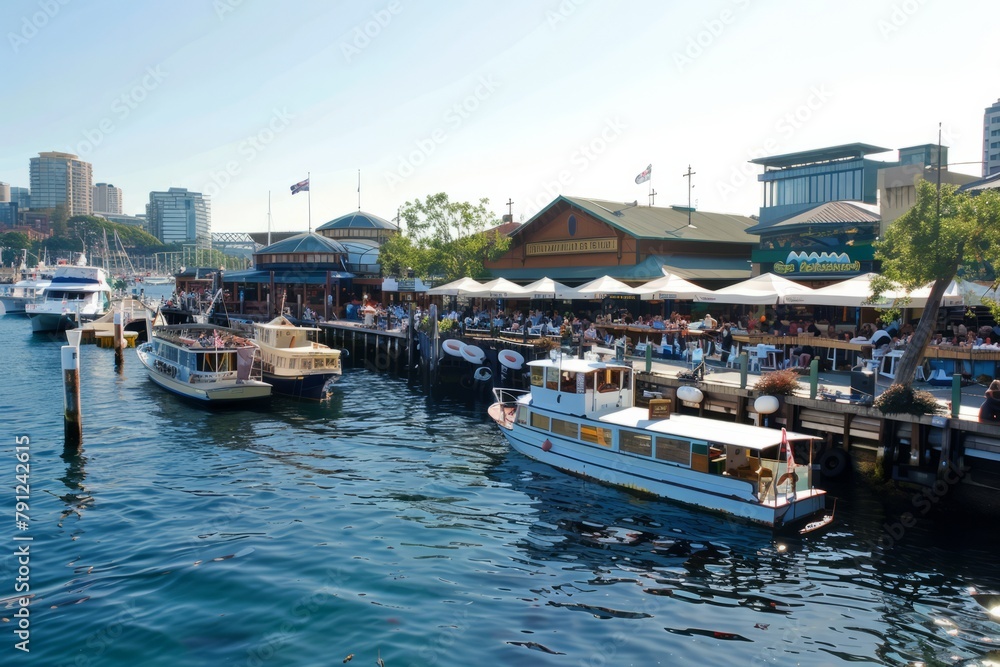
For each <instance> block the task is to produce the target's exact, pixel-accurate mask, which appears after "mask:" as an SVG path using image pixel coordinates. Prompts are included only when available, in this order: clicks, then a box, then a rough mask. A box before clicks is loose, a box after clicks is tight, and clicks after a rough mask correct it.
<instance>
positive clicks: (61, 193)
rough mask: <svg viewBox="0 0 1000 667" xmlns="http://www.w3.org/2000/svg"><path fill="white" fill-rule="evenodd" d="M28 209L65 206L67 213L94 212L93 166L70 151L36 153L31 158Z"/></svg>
mask: <svg viewBox="0 0 1000 667" xmlns="http://www.w3.org/2000/svg"><path fill="white" fill-rule="evenodd" d="M30 183H31V208H33V209H36V210H39V209H52V208H55V207H57V206H65V207H66V215H67V216H69V217H72V216H74V215H89V214H90V213H92V212H93V199H92V198H93V185H94V183H93V167H92V166H91V164H90V163H89V162H84V161H83V160H81V159H80V158H79V157H77V156H76V155H73V154H71V153H57V152H54V151H53V152H47V153H39V154H38V157H33V158H31V161H30Z"/></svg>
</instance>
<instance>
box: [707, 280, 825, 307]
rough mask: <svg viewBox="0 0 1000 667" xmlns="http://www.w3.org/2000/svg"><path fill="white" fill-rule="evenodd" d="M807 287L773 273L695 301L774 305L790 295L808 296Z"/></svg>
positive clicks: (725, 288) (724, 288)
mask: <svg viewBox="0 0 1000 667" xmlns="http://www.w3.org/2000/svg"><path fill="white" fill-rule="evenodd" d="M810 292H812V290H811V289H809V288H808V287H803V286H802V285H799V284H798V283H794V282H792V281H791V280H789V279H788V278H782V277H781V276H779V275H776V274H774V273H763V274H761V275H759V276H755V277H753V278H748V279H747V280H744V281H742V282H738V283H736V284H735V285H730V286H729V287H723V288H722V289H718V290H715V292H713V293H712V294H707V295H704V296H698V297H696V298H695V300H696V301H705V302H709V303H742V304H748V305H749V304H774V303H777V302H778V300H779V299H781V300H783V299H784V298H785V297H786V296H788V295H791V294H799V295H801V294H809V293H810Z"/></svg>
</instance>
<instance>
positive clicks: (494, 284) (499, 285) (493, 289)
mask: <svg viewBox="0 0 1000 667" xmlns="http://www.w3.org/2000/svg"><path fill="white" fill-rule="evenodd" d="M524 294H525V292H524V288H523V287H521V286H520V285H518V284H517V283H512V282H511V281H509V280H507V279H506V278H494V279H493V280H491V281H489V282H486V283H483V284H482V285H481V286H480V288H479V289H478V290H475V289H474V290H470V291H469V293H468V295H467V296H481V297H493V298H497V299H507V298H517V297H519V296H524Z"/></svg>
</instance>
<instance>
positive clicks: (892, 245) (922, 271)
mask: <svg viewBox="0 0 1000 667" xmlns="http://www.w3.org/2000/svg"><path fill="white" fill-rule="evenodd" d="M876 258H877V259H880V260H881V261H882V273H881V275H880V276H879V278H877V279H876V280H873V281H872V292H873V294H872V296H873V298H875V299H878V298H879V297H881V295H882V294H883V293H885V292H886V291H887V290H888V289H890V288H891V287H892V286H893V284H894V283H895V284H898V285H901V286H902V287H903V288H904V289H905V290H906V291H907V292H909V291H912V290H914V289H916V288H918V287H922V286H924V285H926V284H928V283H933V286H932V287H931V293H930V296H929V297H928V299H927V306H926V307H925V308H924V312H923V314H922V315H921V316H920V321H919V322H918V323H917V326H916V328H915V329H914V331H913V337H912V339H911V341H910V344H909V345H907V347H906V351H905V352H904V353H903V356H902V357H901V358H900V360H899V364H898V365H897V366H896V376H895V380H894V381H893V383H894V384H899V385H904V386H907V387H908V386H910V385H912V384H913V378H914V376H915V375H916V370H917V366H919V365H920V364H921V363H922V361H923V358H924V350H925V349H926V347H927V342H928V341H929V340H930V337H931V335H932V334H933V333H934V327H935V326H936V324H937V319H938V313H939V311H940V309H941V297H942V296H943V295H944V292H945V290H946V289H947V288H948V285H949V284H950V283H951V281H952V280H953V279H954V278H955V276H956V275H958V269H959V267H961V266H966V265H986V266H989V267H992V268H993V269H994V270H995V269H997V268H1000V193H997V192H996V191H987V192H984V193H982V194H980V195H978V196H970V195H968V194H966V193H960V192H957V191H956V188H955V187H954V186H947V185H946V186H942V187H941V188H940V191H939V190H938V189H937V188H936V187H935V186H934V185H932V184H931V183H928V182H927V181H922V182H920V183H919V184H918V185H917V203H916V204H915V205H914V206H913V208H911V209H910V210H909V211H907V212H906V213H905V214H903V215H902V216H900V217H899V218H898V219H897V220H895V221H893V223H892V224H890V225H889V227H888V229H887V230H886V234H885V239H884V240H883V241H881V242H879V243H877V244H876ZM995 312H1000V311H995Z"/></svg>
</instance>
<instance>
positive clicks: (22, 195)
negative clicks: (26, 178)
mask: <svg viewBox="0 0 1000 667" xmlns="http://www.w3.org/2000/svg"><path fill="white" fill-rule="evenodd" d="M10 201H11V202H13V203H15V204H17V207H18V208H19V209H21V210H22V211H27V210H28V209H29V208H31V190H29V189H28V188H19V187H16V186H13V185H12V186H10Z"/></svg>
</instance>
